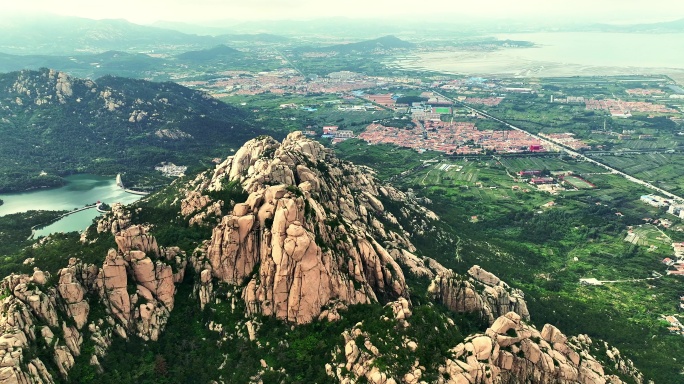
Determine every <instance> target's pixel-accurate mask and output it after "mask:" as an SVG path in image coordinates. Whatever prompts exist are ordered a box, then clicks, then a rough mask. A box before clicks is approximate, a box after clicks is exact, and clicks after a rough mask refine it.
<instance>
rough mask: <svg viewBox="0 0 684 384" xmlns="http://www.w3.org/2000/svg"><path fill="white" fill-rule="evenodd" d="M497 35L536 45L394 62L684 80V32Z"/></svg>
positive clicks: (467, 71) (479, 71)
mask: <svg viewBox="0 0 684 384" xmlns="http://www.w3.org/2000/svg"><path fill="white" fill-rule="evenodd" d="M496 37H497V38H499V39H511V40H525V41H531V42H533V43H535V44H536V45H537V46H536V47H534V48H506V49H502V50H498V51H493V52H474V51H449V52H429V53H424V54H419V55H416V56H414V57H407V58H404V59H402V60H399V62H398V63H395V64H396V65H397V66H399V67H404V68H414V69H418V68H420V69H428V70H434V71H440V72H449V73H457V74H464V75H490V76H491V75H508V76H520V77H527V76H539V77H548V76H578V75H579V76H581V75H631V74H667V75H670V76H671V77H673V78H675V80H678V81H681V80H682V79H684V33H663V34H645V33H600V32H587V33H579V32H558V33H520V34H501V35H496Z"/></svg>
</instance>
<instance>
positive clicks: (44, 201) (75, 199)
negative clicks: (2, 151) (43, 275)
mask: <svg viewBox="0 0 684 384" xmlns="http://www.w3.org/2000/svg"><path fill="white" fill-rule="evenodd" d="M65 179H66V180H67V184H66V185H65V186H63V187H60V188H54V189H41V190H37V191H30V192H22V193H10V194H0V199H2V200H3V201H4V202H5V203H4V204H3V205H0V216H4V215H8V214H11V213H17V212H26V211H29V210H48V211H64V210H67V211H70V210H73V209H75V208H81V207H83V206H85V205H90V204H92V203H95V202H96V201H102V202H105V203H107V204H110V205H111V204H113V203H116V202H120V203H124V204H130V203H132V202H134V201H137V200H139V199H140V198H141V197H142V196H139V195H133V194H130V193H126V192H124V191H123V190H122V189H121V188H118V187H117V186H116V181H115V179H114V177H102V176H95V175H88V174H83V175H74V176H68V177H66V178H65ZM99 215H100V213H99V212H97V210H95V209H88V210H85V211H81V212H77V213H74V214H73V215H69V216H67V217H64V218H62V219H60V220H58V221H56V222H54V223H52V224H50V225H48V226H46V227H44V228H41V229H38V230H36V236H46V235H49V234H50V233H55V232H71V231H82V230H84V229H85V228H87V227H88V225H90V223H91V222H92V221H93V219H94V218H95V217H97V216H99Z"/></svg>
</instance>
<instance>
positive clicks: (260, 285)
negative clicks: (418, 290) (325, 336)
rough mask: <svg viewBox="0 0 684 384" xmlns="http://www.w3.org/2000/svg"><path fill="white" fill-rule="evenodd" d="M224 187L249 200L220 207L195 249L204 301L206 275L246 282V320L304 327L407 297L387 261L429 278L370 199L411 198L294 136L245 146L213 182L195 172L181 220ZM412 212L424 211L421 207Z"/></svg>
mask: <svg viewBox="0 0 684 384" xmlns="http://www.w3.org/2000/svg"><path fill="white" fill-rule="evenodd" d="M229 182H239V184H240V185H241V186H242V187H243V188H244V190H245V191H246V192H248V193H249V196H248V198H247V200H246V201H245V202H237V203H236V202H234V201H225V202H223V203H224V204H232V205H231V207H232V211H231V213H230V214H229V215H227V216H224V217H223V218H222V219H221V222H220V224H219V225H218V226H216V227H215V228H214V230H213V235H212V238H211V241H210V242H209V243H208V244H206V245H205V246H204V247H203V248H201V251H200V252H199V253H200V254H201V256H200V257H198V258H197V260H196V262H195V269H196V270H197V271H198V272H200V273H201V274H202V279H201V284H200V285H201V286H199V287H197V289H196V291H197V292H199V294H200V298H201V305H204V304H206V301H205V300H209V295H210V292H211V288H209V284H210V282H209V273H210V274H211V277H213V278H215V279H217V280H219V281H222V282H226V283H229V284H233V285H245V289H244V291H243V299H244V300H245V301H246V303H247V312H248V313H249V314H256V313H261V314H265V315H272V316H275V317H277V318H279V319H283V320H287V321H291V322H294V323H306V322H309V321H311V320H313V319H315V318H317V317H318V316H319V315H320V314H321V307H323V306H327V305H329V304H330V303H333V302H340V303H343V304H355V303H369V302H373V301H378V300H380V301H383V300H388V299H389V300H391V299H396V298H399V297H402V296H405V295H406V283H405V281H404V276H403V273H402V271H401V268H400V267H399V265H398V264H397V263H396V261H395V258H394V257H393V256H392V255H399V256H400V257H402V258H403V259H404V258H405V259H411V261H412V262H413V265H414V267H412V268H411V270H414V271H415V273H416V274H425V273H428V274H432V273H433V272H431V271H430V270H429V269H428V268H426V267H425V265H424V263H423V262H422V259H420V258H418V257H416V256H414V255H412V254H411V252H413V251H415V247H414V246H413V245H412V244H411V242H410V241H409V240H408V238H407V236H406V234H405V233H404V231H403V230H402V231H401V233H397V232H395V231H391V230H388V229H386V228H385V227H384V225H383V224H382V221H384V222H389V223H394V224H395V225H397V226H398V227H399V228H401V226H400V225H399V223H398V222H397V219H396V217H394V215H393V214H392V213H390V212H387V211H385V207H384V205H383V203H382V202H381V200H380V199H379V198H378V197H377V196H380V195H383V196H385V197H386V198H389V199H394V200H402V199H403V200H407V201H408V200H409V199H408V198H407V196H405V195H404V194H403V193H401V192H399V191H396V190H394V189H393V188H391V187H379V186H378V184H377V182H376V180H375V179H374V178H373V177H372V176H370V175H369V174H365V173H362V172H360V171H359V170H358V168H356V167H354V166H353V165H351V164H349V163H345V162H342V161H340V160H338V159H337V158H335V157H334V156H333V155H332V153H331V152H330V151H328V150H326V149H325V148H323V147H322V146H321V145H320V144H319V143H317V142H315V141H312V140H309V139H306V138H304V137H303V136H302V134H301V133H300V132H295V133H292V134H290V135H289V136H288V137H287V138H286V139H285V140H284V141H283V143H282V144H280V143H278V142H276V141H275V140H273V139H271V138H261V139H255V140H252V141H249V142H248V143H247V144H245V145H244V146H243V147H242V148H241V149H240V150H238V151H237V152H236V154H235V156H232V157H230V158H228V160H226V161H225V162H224V163H222V164H219V165H218V166H217V167H216V170H215V171H214V173H213V174H212V175H211V176H207V175H200V176H199V177H198V178H197V179H196V180H195V182H194V188H191V190H190V191H189V192H188V193H187V195H186V198H185V199H184V200H183V201H182V202H181V206H182V207H183V214H185V215H190V214H192V213H194V212H196V211H198V210H201V209H203V208H204V207H206V206H208V205H209V204H210V201H209V199H207V198H206V196H203V195H202V191H205V190H216V191H220V190H222V189H223V188H226V184H227V183H229ZM412 209H415V210H422V211H421V212H423V211H427V210H426V209H425V208H423V207H420V206H418V205H415V207H414V208H412ZM406 210H407V212H405V214H406V215H411V214H415V212H411V211H408V209H406ZM402 214H404V213H402ZM423 216H424V215H423ZM423 216H421V217H423ZM407 217H408V216H407ZM430 276H431V275H430Z"/></svg>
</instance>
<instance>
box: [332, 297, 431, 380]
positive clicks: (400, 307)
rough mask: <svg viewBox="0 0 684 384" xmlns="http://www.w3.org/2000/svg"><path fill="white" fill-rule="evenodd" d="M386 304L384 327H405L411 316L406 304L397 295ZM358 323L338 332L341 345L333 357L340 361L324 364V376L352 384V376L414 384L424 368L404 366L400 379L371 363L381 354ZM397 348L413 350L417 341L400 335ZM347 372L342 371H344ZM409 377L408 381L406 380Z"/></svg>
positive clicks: (353, 377)
mask: <svg viewBox="0 0 684 384" xmlns="http://www.w3.org/2000/svg"><path fill="white" fill-rule="evenodd" d="M386 307H389V308H391V310H392V314H393V318H389V317H383V318H382V320H384V321H386V322H387V324H388V326H391V325H392V324H397V325H400V326H402V327H408V326H409V324H408V322H407V319H409V318H410V317H411V315H412V312H411V310H410V308H409V303H408V301H407V300H406V299H404V298H401V299H399V300H398V301H395V302H390V303H388V304H387V305H386ZM362 325H363V324H361V323H358V324H356V325H355V326H354V327H352V328H351V329H349V330H346V331H344V332H343V333H342V337H343V338H344V347H343V348H338V350H337V351H335V353H334V354H333V356H343V360H342V361H339V362H337V361H334V362H333V364H326V367H325V369H326V372H327V374H328V376H331V377H334V378H336V379H337V380H338V381H339V382H340V383H345V384H348V383H354V382H356V378H365V379H366V380H367V381H368V382H369V383H374V384H396V383H402V382H410V383H418V380H419V379H420V377H421V376H422V373H423V371H424V367H423V370H421V369H420V368H419V367H418V365H416V366H415V367H406V369H407V373H406V375H405V377H404V378H403V379H404V380H402V378H394V377H392V375H390V374H388V373H387V372H383V370H382V369H381V368H380V367H379V366H378V365H376V364H375V362H376V359H377V358H378V357H381V353H380V349H379V348H378V346H377V345H374V344H373V342H372V341H371V335H369V334H368V332H366V331H364V330H363V329H362V328H363V327H362ZM401 344H402V345H401V348H403V349H407V350H410V351H415V350H416V348H417V347H418V344H417V342H416V341H415V340H412V339H409V338H404V339H402V340H401ZM347 372H348V373H349V374H346V373H347ZM406 379H409V380H406Z"/></svg>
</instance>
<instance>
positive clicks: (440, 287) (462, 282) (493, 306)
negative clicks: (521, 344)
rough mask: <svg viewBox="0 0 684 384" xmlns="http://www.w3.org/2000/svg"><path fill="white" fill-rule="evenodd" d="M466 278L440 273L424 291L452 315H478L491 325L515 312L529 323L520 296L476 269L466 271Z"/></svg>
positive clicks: (524, 305) (444, 272) (520, 294)
mask: <svg viewBox="0 0 684 384" xmlns="http://www.w3.org/2000/svg"><path fill="white" fill-rule="evenodd" d="M468 275H469V276H470V277H466V276H461V275H458V274H457V273H455V272H453V271H452V270H443V271H441V272H439V273H438V274H437V276H436V277H435V278H434V280H432V283H431V284H430V287H429V288H428V291H429V292H430V294H432V295H433V297H435V299H436V300H437V301H438V302H440V303H442V304H444V305H445V306H446V307H447V308H449V309H451V310H452V311H454V312H468V313H479V314H480V315H481V317H482V318H483V319H485V320H486V321H488V322H489V324H492V323H493V322H494V320H495V319H496V318H498V317H499V316H502V315H504V314H506V313H508V312H515V313H517V314H518V315H520V316H521V317H522V318H523V319H524V320H526V321H529V319H530V313H529V312H528V310H527V304H526V303H525V299H524V297H525V296H524V293H523V292H522V291H520V290H518V289H513V288H511V287H509V286H508V284H506V283H505V282H503V281H501V280H500V279H499V278H498V277H496V276H495V275H494V274H492V273H489V272H487V271H485V270H484V269H482V268H480V267H479V266H477V265H476V266H473V267H472V268H470V269H469V270H468Z"/></svg>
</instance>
